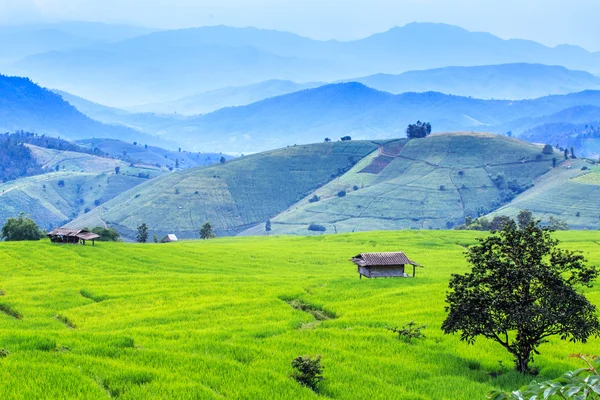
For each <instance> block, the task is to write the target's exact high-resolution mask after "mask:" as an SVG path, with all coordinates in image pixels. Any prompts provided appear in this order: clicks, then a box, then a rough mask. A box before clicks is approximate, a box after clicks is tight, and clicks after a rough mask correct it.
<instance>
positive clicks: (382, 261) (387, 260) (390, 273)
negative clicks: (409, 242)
mask: <svg viewBox="0 0 600 400" xmlns="http://www.w3.org/2000/svg"><path fill="white" fill-rule="evenodd" d="M350 261H352V262H353V263H354V264H356V265H357V266H358V274H359V276H360V277H361V278H362V277H363V276H364V277H367V278H395V277H398V278H414V277H415V275H416V267H421V268H423V267H422V266H421V265H419V264H417V263H416V262H414V261H411V260H410V259H409V258H408V257H407V256H406V254H404V253H403V252H401V251H396V252H391V253H361V254H359V255H357V256H355V257H352V258H351V259H350ZM407 265H409V266H412V276H411V275H409V274H407V273H406V272H405V267H406V266H407Z"/></svg>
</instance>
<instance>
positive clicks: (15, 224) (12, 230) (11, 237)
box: [0, 213, 42, 242]
mask: <svg viewBox="0 0 600 400" xmlns="http://www.w3.org/2000/svg"><path fill="white" fill-rule="evenodd" d="M41 238H42V233H41V232H40V228H38V226H37V224H36V223H35V222H34V221H33V220H32V219H31V218H28V217H26V216H25V213H21V214H19V216H18V217H17V218H9V219H8V220H6V224H4V226H3V227H2V235H0V239H2V240H6V241H7V242H17V241H24V240H40V239H41Z"/></svg>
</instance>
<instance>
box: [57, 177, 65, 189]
mask: <svg viewBox="0 0 600 400" xmlns="http://www.w3.org/2000/svg"><path fill="white" fill-rule="evenodd" d="M58 187H65V181H64V180H63V179H60V180H59V181H58Z"/></svg>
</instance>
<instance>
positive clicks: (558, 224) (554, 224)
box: [548, 216, 569, 231]
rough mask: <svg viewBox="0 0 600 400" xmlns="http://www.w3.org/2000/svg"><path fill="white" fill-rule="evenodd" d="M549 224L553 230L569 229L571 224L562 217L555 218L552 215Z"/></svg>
mask: <svg viewBox="0 0 600 400" xmlns="http://www.w3.org/2000/svg"><path fill="white" fill-rule="evenodd" d="M548 226H549V227H550V229H552V230H553V231H567V230H569V224H567V223H566V222H565V221H563V220H562V219H558V218H554V217H553V216H550V218H548Z"/></svg>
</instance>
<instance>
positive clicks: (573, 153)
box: [571, 146, 577, 158]
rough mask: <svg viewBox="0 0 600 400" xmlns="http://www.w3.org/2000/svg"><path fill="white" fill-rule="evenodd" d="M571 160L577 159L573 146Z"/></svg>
mask: <svg viewBox="0 0 600 400" xmlns="http://www.w3.org/2000/svg"><path fill="white" fill-rule="evenodd" d="M571 158H577V157H575V149H574V148H573V146H571Z"/></svg>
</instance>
